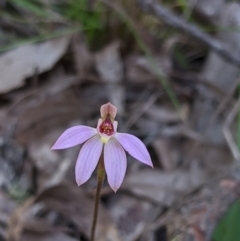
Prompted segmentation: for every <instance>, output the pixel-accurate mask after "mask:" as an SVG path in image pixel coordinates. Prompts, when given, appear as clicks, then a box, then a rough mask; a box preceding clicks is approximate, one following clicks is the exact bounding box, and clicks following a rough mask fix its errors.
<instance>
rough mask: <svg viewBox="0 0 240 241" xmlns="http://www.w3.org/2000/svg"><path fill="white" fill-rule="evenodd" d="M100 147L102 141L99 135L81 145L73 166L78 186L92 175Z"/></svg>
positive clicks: (99, 154)
mask: <svg viewBox="0 0 240 241" xmlns="http://www.w3.org/2000/svg"><path fill="white" fill-rule="evenodd" d="M102 148H103V143H102V142H101V139H100V136H99V135H96V136H94V137H92V138H91V139H90V140H88V141H87V142H86V143H85V144H84V145H83V147H82V149H81V150H80V153H79V155H78V159H77V163H76V166H75V175H76V182H77V184H78V186H80V185H81V184H83V183H84V182H86V181H87V180H88V179H89V178H90V176H91V175H92V173H93V171H94V169H95V168H96V166H97V163H98V161H99V158H100V156H101V153H102Z"/></svg>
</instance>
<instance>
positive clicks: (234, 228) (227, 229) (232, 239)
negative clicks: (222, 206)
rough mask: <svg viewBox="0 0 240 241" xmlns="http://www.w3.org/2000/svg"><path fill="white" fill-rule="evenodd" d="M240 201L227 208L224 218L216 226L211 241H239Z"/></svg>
mask: <svg viewBox="0 0 240 241" xmlns="http://www.w3.org/2000/svg"><path fill="white" fill-rule="evenodd" d="M239 225H240V200H237V201H236V202H235V203H233V204H232V206H231V207H230V208H229V210H228V211H227V213H226V214H225V216H224V217H223V218H222V220H220V222H219V223H218V224H217V226H216V228H215V230H214V232H213V235H212V240H213V241H239V240H240V226H239Z"/></svg>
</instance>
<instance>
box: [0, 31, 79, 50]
mask: <svg viewBox="0 0 240 241" xmlns="http://www.w3.org/2000/svg"><path fill="white" fill-rule="evenodd" d="M79 31H82V28H75V29H67V30H64V31H58V32H55V33H49V34H46V35H42V36H37V37H34V38H30V39H23V40H18V41H17V42H14V43H12V44H9V45H6V46H3V47H1V48H0V53H1V52H4V51H7V50H11V49H14V48H17V47H19V46H23V45H29V44H34V43H38V42H41V41H45V40H49V39H53V38H58V37H62V36H64V35H68V34H73V33H76V32H79Z"/></svg>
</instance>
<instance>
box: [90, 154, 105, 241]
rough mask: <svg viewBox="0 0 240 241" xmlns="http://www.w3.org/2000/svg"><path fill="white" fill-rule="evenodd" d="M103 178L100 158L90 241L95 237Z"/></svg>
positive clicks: (102, 166)
mask: <svg viewBox="0 0 240 241" xmlns="http://www.w3.org/2000/svg"><path fill="white" fill-rule="evenodd" d="M104 178H105V170H104V163H103V157H102V156H101V158H100V160H99V163H98V169H97V189H96V196H95V201H94V213H93V221H92V229H91V239H90V240H91V241H94V235H95V230H96V224H97V218H98V207H99V201H100V197H101V189H102V184H103V181H104Z"/></svg>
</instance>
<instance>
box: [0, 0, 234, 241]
mask: <svg viewBox="0 0 240 241" xmlns="http://www.w3.org/2000/svg"><path fill="white" fill-rule="evenodd" d="M93 2H94V1H93ZM119 2H121V1H119ZM41 4H43V6H44V8H46V9H47V12H48V11H49V10H51V11H55V10H56V9H58V7H59V9H60V8H61V6H59V5H58V3H57V2H56V1H51V3H45V1H41ZM55 4H56V5H55ZM61 4H62V6H63V7H66V6H67V3H66V1H64V0H63V1H61ZM61 4H60V5H61ZM120 4H122V6H123V7H124V6H125V5H124V3H122V2H121V3H120ZM128 5H129V6H128ZM128 5H126V6H125V7H126V8H128V7H129V8H130V9H132V10H133V11H135V6H133V5H132V4H131V3H129V4H128ZM3 6H4V9H5V8H7V7H8V6H6V5H5V4H3ZM52 6H55V8H52V9H51V7H52ZM13 7H15V9H16V11H17V12H18V13H19V12H20V13H21V15H22V16H24V14H25V15H26V16H25V18H26V19H27V20H29V17H30V15H31V14H30V15H29V9H27V10H26V9H24V7H23V6H22V7H19V6H18V5H16V4H13ZM32 7H33V6H32ZM91 7H93V8H94V4H93V6H91V4H90V5H89V8H90V9H89V11H86V12H87V13H91ZM46 9H45V10H46ZM104 9H105V13H106V15H107V16H108V17H109V18H110V19H112V20H113V22H112V23H111V24H109V23H108V21H106V23H105V24H106V26H105V29H104V31H105V32H104V36H105V35H106V39H105V40H104V41H103V43H102V42H101V43H100V41H99V43H98V40H97V39H96V40H95V44H90V43H88V42H87V39H88V38H87V37H86V35H87V36H88V37H89V36H90V35H91V31H90V32H84V31H82V32H80V33H77V34H74V35H72V34H69V35H66V36H64V37H57V38H55V39H52V40H49V39H46V40H45V41H42V42H40V43H35V44H28V45H24V46H18V47H16V48H14V49H12V50H9V51H5V52H4V53H1V54H0V79H1V80H0V187H1V192H0V211H1V212H0V213H1V215H0V239H1V240H6V241H28V240H29V241H32V240H36V241H49V240H52V241H55V240H56V241H57V240H58V241H74V240H83V241H85V240H89V234H90V229H91V220H92V209H93V193H94V190H95V188H96V174H94V175H93V177H92V178H91V179H90V181H89V182H87V183H86V184H84V185H83V187H80V188H78V187H77V186H76V183H75V180H74V160H75V159H76V156H77V155H78V152H79V147H75V148H73V149H70V150H64V151H61V152H59V153H56V152H53V151H51V150H50V147H51V146H52V144H53V142H54V140H55V139H56V137H57V136H59V134H60V133H61V132H62V131H63V130H64V129H66V128H67V127H70V126H74V125H80V124H81V125H82V124H83V125H89V126H93V127H96V125H97V118H98V116H99V113H98V112H99V106H100V105H102V104H104V103H106V102H108V101H111V102H112V103H113V104H115V105H116V106H117V107H118V110H119V113H120V115H119V119H118V122H119V128H120V130H121V131H123V132H124V131H126V130H129V132H130V133H132V134H134V135H137V136H138V137H139V138H140V139H141V140H142V141H144V142H145V143H146V144H147V147H148V150H149V151H150V154H151V157H152V160H153V163H154V167H155V168H154V170H149V169H148V168H146V167H143V166H141V165H139V164H138V163H137V162H134V161H133V160H132V158H130V157H128V159H129V162H128V170H127V175H126V179H125V181H124V183H123V186H122V188H120V190H119V192H118V193H117V194H113V193H112V192H111V191H110V189H109V187H108V185H107V183H104V186H103V194H102V199H101V202H100V215H99V220H98V226H97V235H96V240H97V241H109V240H114V241H123V240H126V241H137V240H151V241H158V240H163V241H165V240H174V239H173V238H175V237H180V236H181V237H184V235H185V234H189V233H191V235H192V234H194V235H195V237H196V236H198V237H200V238H198V239H200V240H201V238H202V237H203V236H205V234H206V233H207V232H208V229H207V228H206V226H207V225H206V223H204V217H203V216H201V215H200V214H199V217H200V221H199V220H198V222H192V223H191V222H190V224H189V223H187V222H185V221H186V220H185V217H188V215H189V217H191V218H193V219H194V218H196V216H194V215H192V213H191V211H189V210H191V204H189V202H190V201H188V200H192V199H191V198H193V199H194V197H195V195H196V197H198V195H199V196H200V197H205V196H206V198H205V199H204V198H203V200H202V201H201V204H199V206H198V203H197V204H196V206H195V208H196V210H200V211H201V210H202V209H201V208H202V206H201V205H203V204H206V205H207V204H208V201H209V200H210V199H211V198H212V199H211V200H214V197H212V196H211V195H210V194H209V193H210V191H209V187H211V188H212V187H213V188H214V187H216V185H215V186H214V184H213V182H212V181H211V180H212V179H214V178H219V176H220V180H222V176H221V175H219V173H222V171H224V170H232V169H231V168H230V167H231V166H232V163H233V158H232V155H231V153H230V152H229V150H228V147H227V145H226V144H225V143H223V142H221V143H220V144H219V143H218V142H215V141H213V140H214V139H217V138H218V136H220V135H221V133H219V125H218V126H217V127H216V128H215V126H213V127H212V128H211V131H210V132H207V135H205V134H204V133H202V128H203V127H204V128H206V129H207V125H208V123H207V122H208V121H209V119H210V118H211V115H212V114H213V113H212V112H213V111H212V110H214V109H216V105H218V104H221V101H220V100H219V97H216V93H215V92H214V91H213V89H211V88H209V89H208V86H207V85H206V86H204V88H205V89H207V92H206V93H207V94H206V95H204V96H205V97H206V99H204V101H205V102H206V103H205V102H202V99H201V96H199V95H201V93H202V92H201V91H202V90H204V88H202V83H201V82H199V81H197V80H195V79H194V78H189V76H194V75H192V74H193V73H192V69H193V67H192V65H194V68H195V66H196V63H195V62H194V61H192V62H189V65H187V66H185V67H183V65H181V63H179V62H178V58H175V57H174V56H176V55H177V56H178V57H179V58H180V59H181V57H185V56H181V55H182V54H184V53H182V52H181V51H182V49H181V48H180V52H178V53H176V52H174V51H175V48H176V49H178V50H179V46H182V43H181V41H182V39H181V37H179V35H178V34H175V35H174V36H173V37H168V38H166V39H165V40H164V38H162V39H161V41H166V42H165V43H163V44H157V46H156V43H159V42H160V40H159V36H157V35H154V34H153V33H156V29H158V28H159V27H161V28H162V29H163V30H164V31H166V29H165V26H162V25H161V24H160V25H159V23H157V22H156V20H154V19H147V18H146V19H145V18H144V17H143V18H144V20H142V19H139V23H137V24H136V26H138V28H139V29H143V30H144V28H146V27H145V25H146V23H148V21H149V22H150V23H151V24H150V25H151V26H152V29H151V31H152V32H151V33H149V31H145V30H144V31H141V36H142V38H143V39H147V43H148V44H150V45H151V46H150V48H149V49H151V51H152V53H151V54H152V59H153V60H154V61H155V67H156V66H157V68H158V69H159V71H160V72H161V74H162V75H163V76H164V77H165V78H166V79H167V80H168V81H169V83H170V84H171V88H172V90H173V91H174V92H175V93H176V95H177V96H178V99H179V101H180V103H181V108H180V109H179V110H178V111H177V110H176V109H175V108H174V105H173V103H171V101H170V100H169V98H168V96H167V94H166V89H164V88H163V87H162V85H160V84H159V80H158V77H157V76H156V75H155V71H154V69H153V66H152V65H151V61H149V58H148V57H149V56H144V55H143V54H142V53H141V51H140V49H141V48H140V49H139V48H138V47H137V45H136V43H135V42H134V41H133V39H132V37H131V33H129V32H128V31H129V30H126V29H125V30H124V31H126V32H127V35H126V33H125V32H124V31H123V30H122V28H123V25H122V22H121V20H119V19H118V18H117V19H116V16H115V15H114V14H113V15H111V12H112V10H111V11H109V10H110V8H104ZM45 10H44V11H45ZM51 11H50V12H51ZM81 11H82V9H81ZM103 12H104V11H103ZM22 13H24V14H22ZM62 14H63V12H62ZM54 16H58V17H57V18H56V19H58V24H56V23H53V22H54ZM137 16H138V13H134V16H133V19H134V20H133V21H136V19H137ZM88 17H89V15H88ZM26 19H25V20H26ZM30 19H32V18H30ZM36 19H38V20H39V16H38V18H36ZM40 19H41V17H40ZM11 21H13V20H10V25H8V26H12V28H13V29H14V31H15V30H16V29H17V30H18V31H17V32H18V33H19V32H20V33H21V34H28V35H29V36H33V35H34V34H36V33H37V32H38V31H32V29H30V28H29V29H27V28H26V31H23V28H21V27H22V24H21V23H20V24H19V25H15V24H13V23H14V21H13V22H11ZM51 21H53V22H51ZM51 21H50V22H51V23H49V28H50V26H51V28H53V29H54V28H56V29H57V28H59V26H61V24H63V23H64V25H68V24H70V23H71V21H72V20H71V21H70V20H69V23H68V21H66V16H64V17H62V18H61V17H60V18H59V13H58V15H54V14H53V15H52V18H51ZM2 24H3V23H2V22H1V21H0V26H1V25H2ZM38 24H39V23H37V25H34V26H32V27H33V29H37V30H38V28H40V27H39V25H38ZM45 24H47V23H44V26H45ZM83 24H84V23H83ZM108 24H109V25H108ZM148 24H149V23H148ZM58 25H59V26H58ZM20 26H21V27H20ZM26 26H29V25H26ZM56 26H58V27H56ZM5 27H6V25H4V29H5ZM154 28H156V29H154ZM13 29H12V30H13ZM41 30H43V29H42V27H41ZM45 30H46V29H45ZM31 31H32V32H31ZM48 31H49V29H48ZM86 31H87V30H86ZM101 31H103V29H102V30H101ZM101 31H99V32H98V34H99V35H101V34H102V32H101ZM106 31H107V32H108V34H106ZM43 32H44V31H43ZM33 33H34V34H33ZM8 34H9V32H8V33H7V32H6V38H8V37H9V35H8ZM121 34H123V36H124V37H122V36H121ZM125 35H126V36H128V35H129V36H128V37H126V38H125ZM176 36H177V37H176ZM100 37H101V38H99V39H101V41H102V39H104V38H103V36H100ZM171 38H173V39H174V41H171ZM0 41H1V42H2V39H1V38H0ZM184 41H185V40H184ZM3 42H4V41H3ZM93 42H94V41H93ZM169 42H171V43H169ZM185 45H186V46H187V47H188V48H189V49H190V51H189V53H192V52H194V51H195V50H196V49H192V48H196V46H195V45H193V44H192V42H191V40H188V39H186V41H185ZM159 49H160V51H159ZM170 49H171V51H172V54H171V51H170ZM184 51H185V50H184ZM186 52H187V50H186ZM186 56H187V54H186ZM209 61H210V60H208V62H209ZM193 62H194V63H193ZM208 62H204V60H201V61H199V62H197V66H198V73H199V74H201V67H203V65H204V64H205V67H204V69H205V70H206V68H207V67H209V66H206V64H207V63H208ZM191 64H192V65H191ZM215 64H217V63H215ZM221 64H222V62H221ZM184 68H185V69H184ZM188 68H189V69H188ZM209 68H210V67H209ZM209 68H208V69H209ZM210 69H211V68H210ZM203 71H204V70H203ZM203 71H202V72H203ZM203 73H204V72H203ZM185 74H186V75H185ZM187 74H189V75H187ZM186 76H188V77H186ZM207 81H208V80H206V82H207ZM210 82H211V81H210ZM214 85H216V89H217V88H218V86H217V85H218V83H217V81H214ZM199 86H200V87H199ZM195 93H198V94H199V95H197V94H195ZM230 99H231V101H232V102H231V103H234V101H236V98H235V96H232V97H231V98H230ZM229 103H230V102H229ZM231 103H230V104H229V105H226V106H225V109H224V108H223V110H222V113H221V116H218V117H217V118H218V121H217V122H218V123H220V122H222V120H223V119H224V118H225V117H226V116H227V113H228V111H226V110H227V109H229V108H228V107H229V106H230V107H231ZM206 106H211V108H208V109H204V108H205V107H206ZM200 107H201V108H200ZM209 109H210V110H211V111H210V112H211V113H210V112H208V111H209ZM202 121H204V122H202ZM213 125H214V124H213ZM216 125H217V124H216ZM204 128H203V129H204ZM220 128H221V125H220ZM209 135H212V137H211V138H209ZM233 135H234V134H233ZM234 137H235V136H234ZM196 143H197V144H198V145H200V147H198V148H196V145H195V144H196ZM231 173H232V172H231ZM231 173H230V174H231ZM237 178H238V177H237V175H235V174H234V176H233V179H234V180H233V182H234V183H238V182H237V181H236V180H235V179H237ZM236 185H237V184H236ZM211 188H210V189H211ZM205 189H206V190H208V192H207V191H205V192H207V194H204V190H205ZM216 190H218V189H217V188H216ZM219 192H220V193H221V194H222V193H223V195H222V196H223V197H225V199H229V200H230V199H231V200H232V201H233V200H234V198H232V197H233V196H234V195H233V193H231V195H229V193H227V194H225V192H223V191H222V189H220V191H219ZM199 193H200V194H199ZM202 193H203V194H202ZM219 195H220V194H219ZM228 195H229V196H228ZM220 196H221V195H220ZM222 196H221V197H222ZM209 197H211V198H209ZM234 197H235V196H234ZM223 199H224V198H223ZM223 199H221V200H223ZM194 200H195V199H194ZM221 200H219V203H218V206H220V204H221V203H220V202H221ZM202 203H203V204H202ZM226 203H229V202H226ZM181 205H182V206H181ZM212 205H213V206H214V201H213V204H212ZM203 206H204V205H203ZM225 206H226V209H227V205H225ZM225 206H224V207H225ZM210 207H211V206H210ZM194 210H195V209H194ZM200 211H199V212H200ZM214 211H215V212H216V210H214ZM207 212H208V213H207V216H208V217H209V216H211V208H209V209H207ZM180 213H181V217H179V215H180ZM196 213H197V211H196ZM196 213H195V214H196ZM200 213H201V212H200ZM221 213H223V212H222V210H221ZM197 214H198V213H197ZM197 214H196V215H197ZM215 216H218V215H215ZM215 216H214V217H215ZM166 217H167V218H166ZM168 217H170V218H168ZM201 218H202V219H201ZM169 219H170V220H175V221H174V225H173V226H171V225H172V223H171V222H170V221H169ZM179 220H184V221H183V222H182V223H181V221H180V223H181V225H180V226H181V228H179V223H178V221H179ZM191 220H192V219H191ZM208 221H209V220H208ZM193 224H194V225H195V226H194V225H193ZM188 225H190V228H189V226H188ZM201 225H203V226H201ZM204 225H205V226H204ZM166 230H170V231H171V234H170V237H171V239H167V236H168V235H167V231H166ZM181 230H183V232H184V235H182V234H181V235H179V232H180V231H181ZM189 230H190V231H189ZM194 235H193V236H194ZM160 237H162V238H161V239H160ZM168 238H169V237H168ZM181 240H187V239H181ZM190 240H193V239H190ZM207 240H208V239H207Z"/></svg>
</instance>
